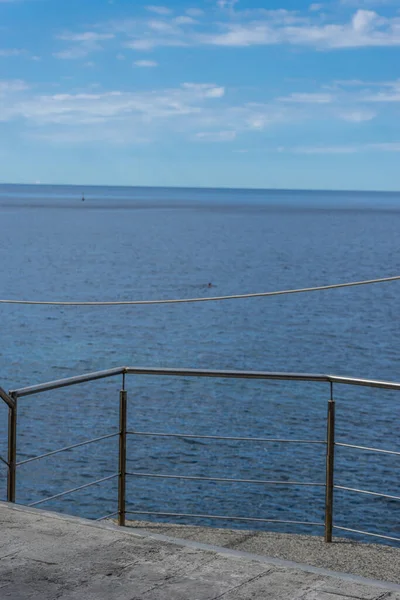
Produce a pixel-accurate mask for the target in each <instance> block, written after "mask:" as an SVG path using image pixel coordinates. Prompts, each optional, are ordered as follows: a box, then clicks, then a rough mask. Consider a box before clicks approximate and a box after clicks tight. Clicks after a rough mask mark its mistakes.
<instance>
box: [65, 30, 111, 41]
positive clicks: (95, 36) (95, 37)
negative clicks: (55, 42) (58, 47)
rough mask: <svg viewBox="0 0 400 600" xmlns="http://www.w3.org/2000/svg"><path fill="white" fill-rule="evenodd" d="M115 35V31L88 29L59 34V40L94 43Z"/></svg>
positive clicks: (109, 38)
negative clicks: (105, 31)
mask: <svg viewBox="0 0 400 600" xmlns="http://www.w3.org/2000/svg"><path fill="white" fill-rule="evenodd" d="M113 37H115V36H114V34H113V33H98V32H96V31H86V32H84V33H63V34H61V35H58V36H57V38H58V39H59V40H67V41H69V42H84V43H86V42H87V43H93V42H99V41H103V40H111V39H112V38H113Z"/></svg>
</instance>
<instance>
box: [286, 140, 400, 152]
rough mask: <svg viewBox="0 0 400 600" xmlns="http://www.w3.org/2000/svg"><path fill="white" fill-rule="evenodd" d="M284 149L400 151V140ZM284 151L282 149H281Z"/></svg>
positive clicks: (311, 150) (293, 150) (309, 150)
mask: <svg viewBox="0 0 400 600" xmlns="http://www.w3.org/2000/svg"><path fill="white" fill-rule="evenodd" d="M283 150H284V151H289V152H294V153H295V154H356V153H359V152H400V142H382V143H370V144H358V145H357V144H354V145H352V144H350V145H343V146H297V147H293V148H289V149H283ZM281 151H282V150H281Z"/></svg>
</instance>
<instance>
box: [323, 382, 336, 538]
mask: <svg viewBox="0 0 400 600" xmlns="http://www.w3.org/2000/svg"><path fill="white" fill-rule="evenodd" d="M330 385H331V397H330V400H329V402H328V417H327V437H326V496H325V542H327V543H330V542H332V529H333V486H334V479H333V474H334V464H335V401H334V399H333V383H331V384H330Z"/></svg>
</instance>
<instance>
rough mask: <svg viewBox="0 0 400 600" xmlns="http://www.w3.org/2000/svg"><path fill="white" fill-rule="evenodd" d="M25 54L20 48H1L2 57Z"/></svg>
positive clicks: (0, 54)
mask: <svg viewBox="0 0 400 600" xmlns="http://www.w3.org/2000/svg"><path fill="white" fill-rule="evenodd" d="M0 1H1V0H0ZM24 53H25V52H24V50H20V49H19V48H0V57H9V56H21V54H24Z"/></svg>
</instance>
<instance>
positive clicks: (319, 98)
mask: <svg viewBox="0 0 400 600" xmlns="http://www.w3.org/2000/svg"><path fill="white" fill-rule="evenodd" d="M279 100H280V101H281V102H293V103H296V104H330V103H331V102H333V101H334V96H333V95H332V94H325V93H322V92H315V93H293V94H290V95H289V96H284V97H282V98H279Z"/></svg>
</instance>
